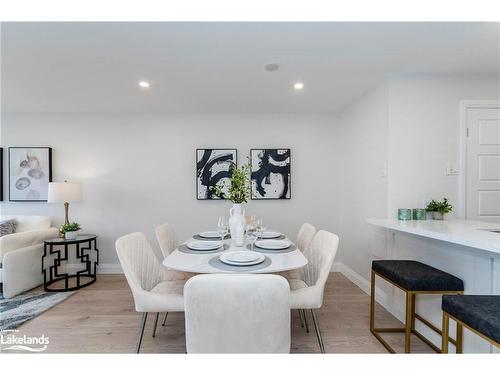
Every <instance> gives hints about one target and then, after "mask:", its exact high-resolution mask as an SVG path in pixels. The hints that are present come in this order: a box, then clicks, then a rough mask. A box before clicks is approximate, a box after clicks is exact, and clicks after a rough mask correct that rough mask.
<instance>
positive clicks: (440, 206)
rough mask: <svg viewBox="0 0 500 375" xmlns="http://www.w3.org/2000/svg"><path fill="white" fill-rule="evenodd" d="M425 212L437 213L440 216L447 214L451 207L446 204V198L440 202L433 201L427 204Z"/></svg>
mask: <svg viewBox="0 0 500 375" xmlns="http://www.w3.org/2000/svg"><path fill="white" fill-rule="evenodd" d="M425 209H426V211H429V212H439V213H441V214H447V213H448V212H451V211H452V210H453V206H452V205H451V204H450V203H449V202H448V199H447V198H443V200H442V201H435V200H434V199H433V200H431V201H430V202H429V204H428V205H427V207H426V208H425Z"/></svg>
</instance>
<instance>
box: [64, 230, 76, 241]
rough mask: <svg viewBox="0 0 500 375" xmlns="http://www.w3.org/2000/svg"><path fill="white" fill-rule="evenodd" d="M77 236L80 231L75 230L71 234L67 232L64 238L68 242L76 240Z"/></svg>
mask: <svg viewBox="0 0 500 375" xmlns="http://www.w3.org/2000/svg"><path fill="white" fill-rule="evenodd" d="M77 236H78V231H77V230H73V231H71V232H65V233H64V238H65V239H67V240H75V239H76V237H77Z"/></svg>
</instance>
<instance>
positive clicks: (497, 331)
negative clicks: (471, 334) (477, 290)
mask: <svg viewBox="0 0 500 375" xmlns="http://www.w3.org/2000/svg"><path fill="white" fill-rule="evenodd" d="M442 308H443V311H445V312H447V313H448V314H450V315H451V316H453V317H455V318H457V319H458V320H461V321H462V322H464V323H465V324H467V325H468V326H469V327H472V328H474V329H475V330H476V331H478V332H479V333H482V334H483V335H485V336H486V337H489V338H490V339H492V340H493V341H495V342H497V343H499V344H500V296H478V295H465V296H463V295H462V296H446V295H445V296H443V302H442Z"/></svg>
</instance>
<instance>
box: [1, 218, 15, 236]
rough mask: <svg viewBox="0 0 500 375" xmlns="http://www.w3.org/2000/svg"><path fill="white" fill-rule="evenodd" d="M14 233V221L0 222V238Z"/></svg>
mask: <svg viewBox="0 0 500 375" xmlns="http://www.w3.org/2000/svg"><path fill="white" fill-rule="evenodd" d="M15 232H16V221H15V220H14V219H8V220H1V221H0V237H2V236H5V235H6V234H12V233H15Z"/></svg>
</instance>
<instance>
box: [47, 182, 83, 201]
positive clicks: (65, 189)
mask: <svg viewBox="0 0 500 375" xmlns="http://www.w3.org/2000/svg"><path fill="white" fill-rule="evenodd" d="M81 199H82V193H81V190H80V184H77V183H74V182H49V196H48V199H47V202H49V203H64V202H79V201H80V200H81Z"/></svg>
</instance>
